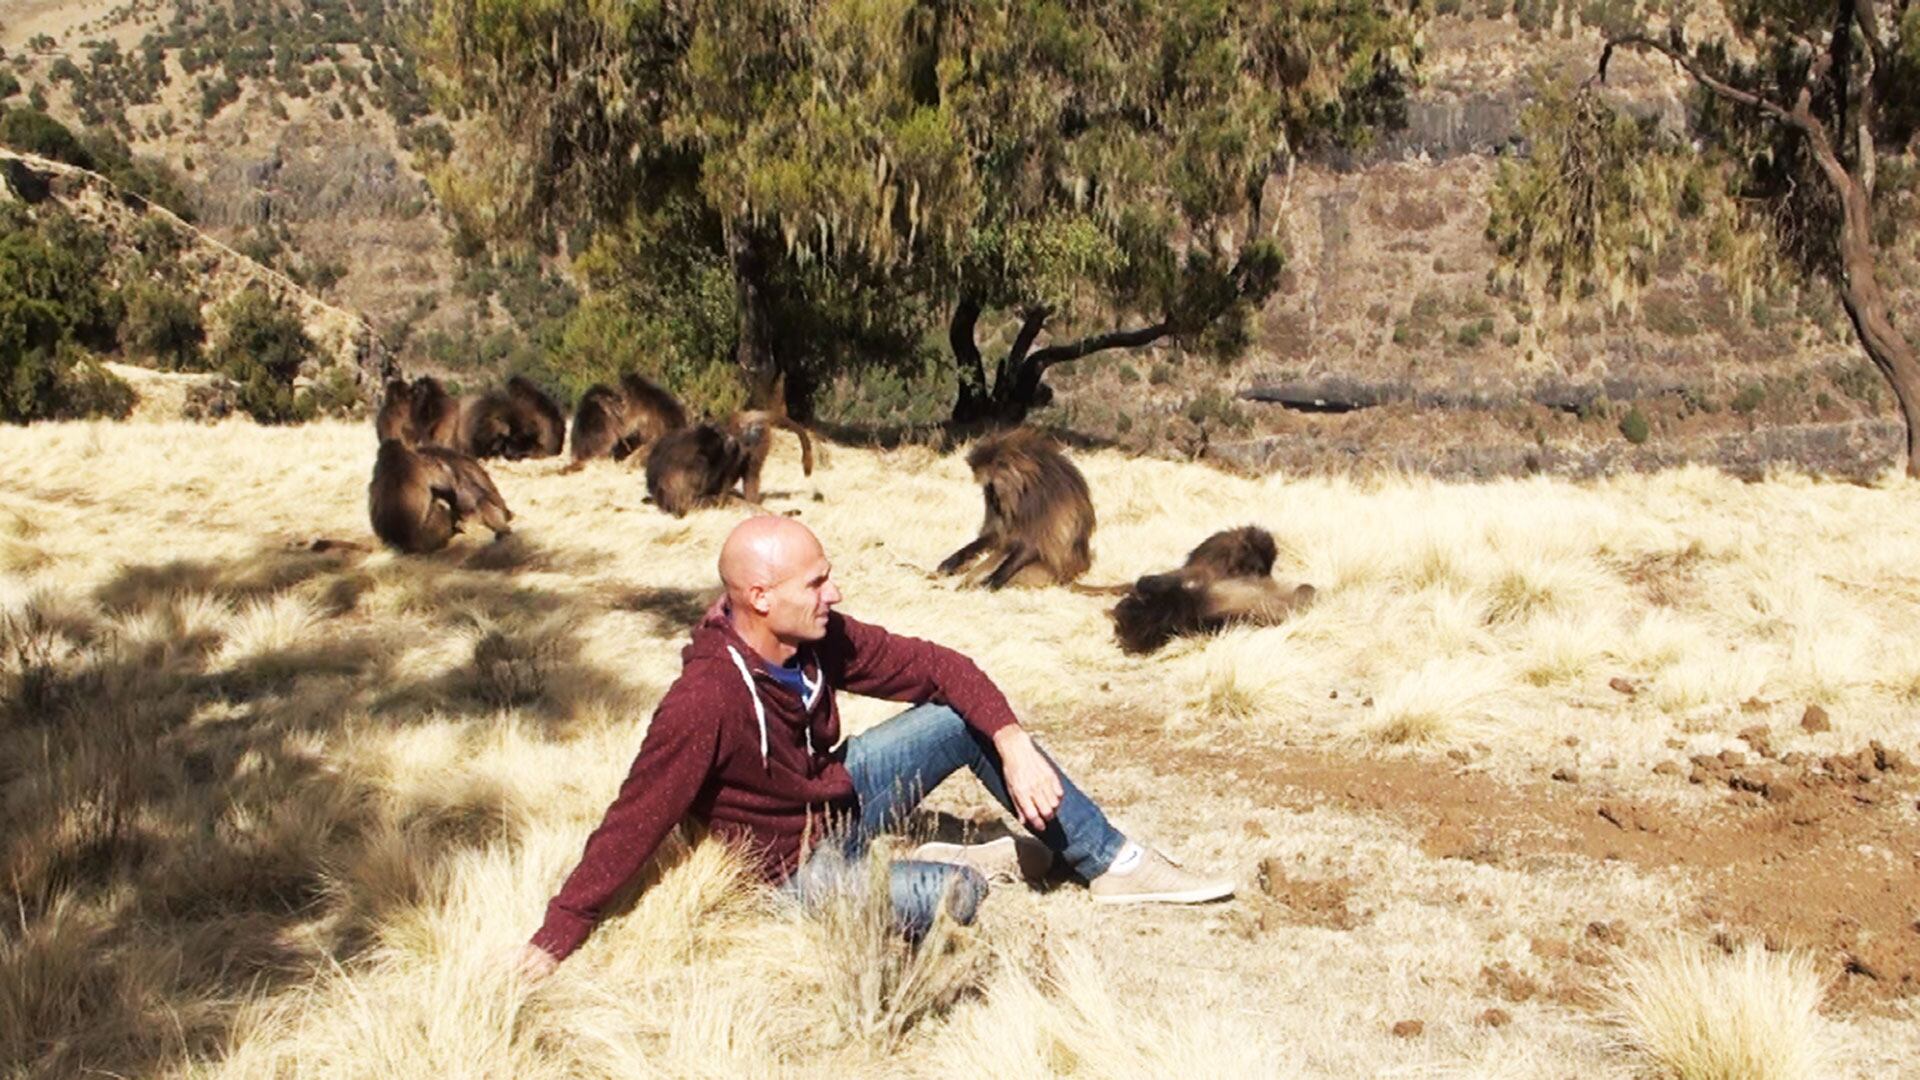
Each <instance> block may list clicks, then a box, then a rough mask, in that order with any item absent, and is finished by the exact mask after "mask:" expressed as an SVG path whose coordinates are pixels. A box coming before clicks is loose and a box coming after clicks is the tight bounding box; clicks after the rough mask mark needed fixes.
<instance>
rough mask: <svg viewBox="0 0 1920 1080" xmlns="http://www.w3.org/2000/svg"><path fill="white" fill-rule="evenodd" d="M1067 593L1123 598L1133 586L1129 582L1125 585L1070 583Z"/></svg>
mask: <svg viewBox="0 0 1920 1080" xmlns="http://www.w3.org/2000/svg"><path fill="white" fill-rule="evenodd" d="M1067 591H1068V592H1074V593H1079V594H1080V595H1081V596H1125V595H1127V594H1128V593H1129V592H1132V591H1133V585H1132V583H1131V582H1129V583H1128V584H1125V585H1083V584H1081V583H1080V582H1078V581H1070V582H1068V583H1067Z"/></svg>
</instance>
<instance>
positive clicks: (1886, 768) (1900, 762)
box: [1867, 739, 1913, 772]
mask: <svg viewBox="0 0 1920 1080" xmlns="http://www.w3.org/2000/svg"><path fill="white" fill-rule="evenodd" d="M1867 746H1868V748H1869V749H1871V750H1872V751H1873V765H1874V768H1877V769H1879V770H1880V771H1881V772H1906V771H1907V770H1908V769H1911V768H1912V767H1913V763H1912V762H1910V761H1908V760H1907V755H1905V754H1903V753H1901V752H1900V751H1898V750H1895V749H1893V748H1891V747H1888V746H1883V745H1881V743H1880V740H1878V739H1875V740H1874V741H1872V742H1870V743H1868V744H1867Z"/></svg>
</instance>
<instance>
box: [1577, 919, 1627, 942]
mask: <svg viewBox="0 0 1920 1080" xmlns="http://www.w3.org/2000/svg"><path fill="white" fill-rule="evenodd" d="M1587 936H1588V937H1590V938H1592V939H1593V940H1595V941H1597V942H1599V943H1600V944H1602V945H1625V944H1626V943H1627V931H1626V928H1625V927H1623V926H1621V925H1620V924H1619V923H1617V922H1602V921H1600V920H1599V919H1595V920H1594V921H1593V922H1590V923H1588V924H1587Z"/></svg>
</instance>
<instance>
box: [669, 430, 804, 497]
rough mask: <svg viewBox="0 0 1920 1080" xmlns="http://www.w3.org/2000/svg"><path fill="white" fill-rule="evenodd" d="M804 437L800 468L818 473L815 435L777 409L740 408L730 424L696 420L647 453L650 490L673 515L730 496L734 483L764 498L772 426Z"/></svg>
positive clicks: (746, 492) (742, 494) (743, 491)
mask: <svg viewBox="0 0 1920 1080" xmlns="http://www.w3.org/2000/svg"><path fill="white" fill-rule="evenodd" d="M777 427H778V428H785V429H787V430H788V431H791V432H793V433H794V434H795V435H798V436H799V437H800V463H801V464H800V467H801V470H802V471H803V472H804V473H805V474H806V475H808V476H812V475H813V440H812V439H811V438H810V437H809V436H808V434H807V429H806V428H804V427H802V426H801V425H799V424H797V423H795V422H794V421H792V420H791V419H788V418H787V417H786V416H783V415H781V414H780V413H778V412H762V411H758V410H755V411H749V412H741V413H735V414H734V415H733V417H732V418H731V419H729V420H728V421H727V423H726V424H725V426H721V425H718V424H697V425H695V426H693V427H690V428H681V429H680V430H678V431H672V432H669V433H667V434H666V435H664V436H662V437H661V438H660V439H659V440H657V441H656V442H655V443H654V444H653V449H652V450H651V451H649V452H648V454H647V494H649V495H651V496H652V497H653V502H654V505H656V506H658V507H659V508H660V509H662V510H665V511H666V512H667V513H669V514H672V515H673V516H674V517H685V516H686V514H687V512H688V511H689V510H693V509H695V508H697V507H700V506H703V505H709V504H712V503H714V502H718V501H722V500H724V499H726V498H727V497H728V496H729V495H730V494H731V493H732V491H733V487H734V485H735V484H739V485H740V488H741V490H740V496H739V497H741V498H744V499H745V500H746V501H747V502H750V503H754V504H756V505H758V504H759V502H760V471H761V470H762V469H763V468H765V467H766V464H767V454H768V452H769V451H770V450H771V449H772V445H773V439H772V435H773V429H774V428H777Z"/></svg>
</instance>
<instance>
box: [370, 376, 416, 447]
mask: <svg viewBox="0 0 1920 1080" xmlns="http://www.w3.org/2000/svg"><path fill="white" fill-rule="evenodd" d="M373 430H374V433H375V434H376V435H378V436H379V437H380V441H381V442H386V441H387V440H388V439H398V440H399V441H400V442H403V443H405V444H407V445H408V446H412V445H413V443H414V437H413V387H412V386H411V385H409V384H408V383H407V380H405V379H388V380H387V393H386V396H385V397H383V398H381V399H380V412H379V413H378V414H377V415H376V416H374V418H373Z"/></svg>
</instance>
